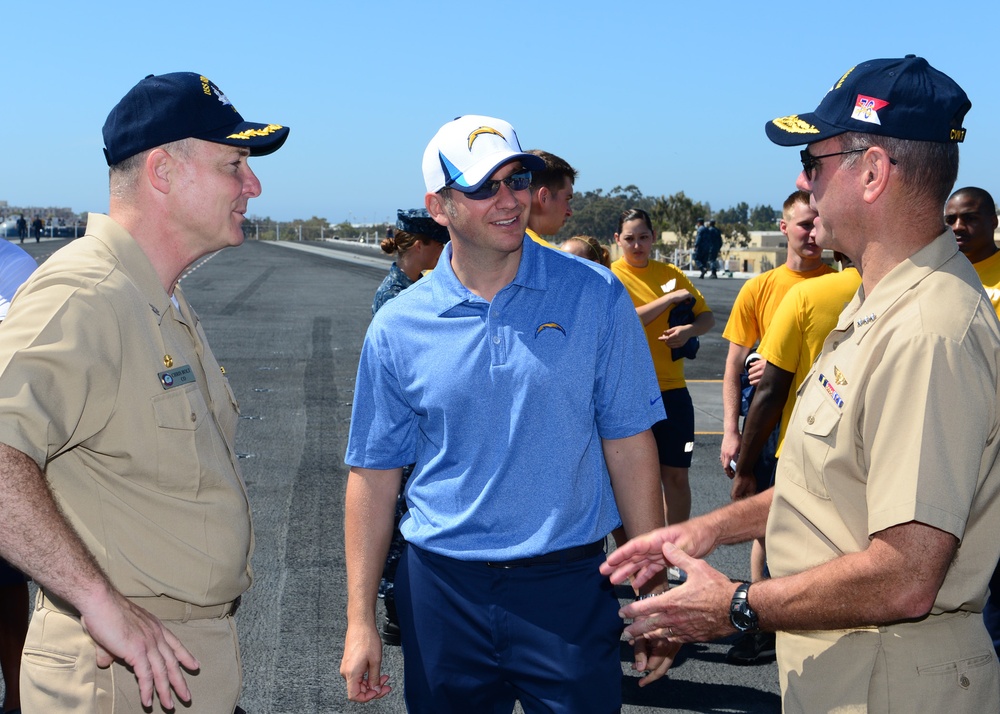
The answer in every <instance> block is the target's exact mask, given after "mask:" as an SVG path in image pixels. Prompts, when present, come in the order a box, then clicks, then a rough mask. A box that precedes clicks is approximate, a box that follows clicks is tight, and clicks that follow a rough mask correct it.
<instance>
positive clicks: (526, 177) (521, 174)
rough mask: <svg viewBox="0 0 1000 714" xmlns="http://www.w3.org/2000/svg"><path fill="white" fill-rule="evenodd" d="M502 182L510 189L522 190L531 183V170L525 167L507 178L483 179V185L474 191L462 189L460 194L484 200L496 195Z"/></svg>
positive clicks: (476, 199) (475, 199)
mask: <svg viewBox="0 0 1000 714" xmlns="http://www.w3.org/2000/svg"><path fill="white" fill-rule="evenodd" d="M502 183H503V184H507V188H509V189H510V190H511V191H524V190H526V189H527V188H528V187H529V186H530V185H531V172H530V171H528V170H527V169H522V170H521V171H515V172H514V173H512V174H511V175H510V176H508V177H507V178H503V179H497V180H490V181H484V182H483V185H482V186H480V187H479V188H477V189H476V190H475V191H462V194H463V195H464V196H465V197H466V198H471V199H472V200H473V201H485V200H486V199H487V198H493V197H494V196H496V195H497V191H499V190H500V184H502ZM452 188H454V186H453V187H452ZM456 190H458V189H456Z"/></svg>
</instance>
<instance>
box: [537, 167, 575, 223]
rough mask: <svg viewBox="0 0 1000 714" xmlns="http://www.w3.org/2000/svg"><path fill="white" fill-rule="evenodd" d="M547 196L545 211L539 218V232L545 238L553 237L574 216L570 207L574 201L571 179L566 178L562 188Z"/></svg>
mask: <svg viewBox="0 0 1000 714" xmlns="http://www.w3.org/2000/svg"><path fill="white" fill-rule="evenodd" d="M547 196H548V197H547V199H546V202H545V205H544V207H543V210H542V211H540V215H539V216H537V219H538V220H537V224H538V232H539V233H540V234H542V235H544V236H553V235H555V234H556V233H558V232H559V229H560V228H562V227H563V226H564V225H565V224H566V221H567V220H569V217H570V216H572V215H573V209H572V208H570V205H569V204H570V201H572V200H573V182H572V181H570V180H569V177H564V178H563V185H562V188H560V189H559V190H558V191H549V192H548V194H547Z"/></svg>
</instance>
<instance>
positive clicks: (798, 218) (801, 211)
mask: <svg viewBox="0 0 1000 714" xmlns="http://www.w3.org/2000/svg"><path fill="white" fill-rule="evenodd" d="M816 215H817V213H816V211H815V210H813V209H812V208H811V207H810V206H809V205H808V204H805V203H803V202H802V201H797V202H796V203H794V204H793V205H792V207H791V208H790V209H789V210H788V218H782V219H781V223H780V227H781V232H782V233H784V234H785V235H786V236H787V237H788V249H789V250H790V251H792V252H793V253H795V254H796V255H798V256H799V257H800V258H818V257H819V256H821V255H822V254H823V249H822V248H821V247H820V246H818V245H817V244H816V230H815V229H814V223H815V221H816Z"/></svg>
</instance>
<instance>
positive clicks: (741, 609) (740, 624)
mask: <svg viewBox="0 0 1000 714" xmlns="http://www.w3.org/2000/svg"><path fill="white" fill-rule="evenodd" d="M748 587H749V586H746V587H742V586H741V587H739V588H737V589H736V592H735V593H734V594H733V601H732V603H731V604H730V605H729V621H730V622H731V623H732V625H733V627H735V628H736V629H737V630H739V631H740V632H750V631H756V630H757V629H758V627H759V625H758V622H757V613H755V612H754V611H753V608H751V607H750V604H749V603H748V602H747V595H746V591H747V589H748Z"/></svg>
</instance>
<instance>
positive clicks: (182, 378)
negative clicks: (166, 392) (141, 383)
mask: <svg viewBox="0 0 1000 714" xmlns="http://www.w3.org/2000/svg"><path fill="white" fill-rule="evenodd" d="M156 376H157V377H159V378H160V384H162V385H163V388H164V389H170V388H171V387H177V386H180V385H181V384H190V383H192V382H194V381H195V378H194V372H192V371H191V365H189V364H186V365H184V366H183V367H178V368H177V369H168V370H167V371H166V372H160V373H159V374H158V375H156Z"/></svg>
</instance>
